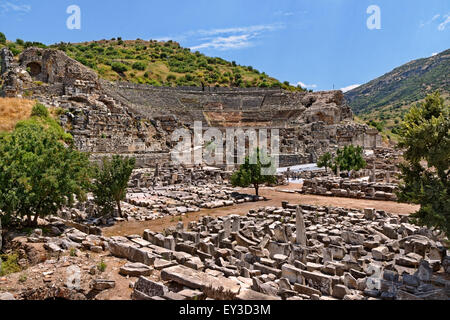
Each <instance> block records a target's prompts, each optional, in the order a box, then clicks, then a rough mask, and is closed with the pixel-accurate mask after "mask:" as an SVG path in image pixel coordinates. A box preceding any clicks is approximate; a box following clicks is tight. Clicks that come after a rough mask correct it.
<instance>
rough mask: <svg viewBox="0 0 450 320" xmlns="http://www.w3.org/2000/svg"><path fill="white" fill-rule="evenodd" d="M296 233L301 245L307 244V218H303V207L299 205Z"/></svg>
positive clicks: (298, 242)
mask: <svg viewBox="0 0 450 320" xmlns="http://www.w3.org/2000/svg"><path fill="white" fill-rule="evenodd" d="M296 228H297V231H296V235H297V241H296V242H297V244H299V245H301V246H306V230H305V220H304V219H303V212H302V209H301V208H300V207H299V206H298V207H297V213H296Z"/></svg>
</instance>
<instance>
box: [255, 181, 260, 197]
mask: <svg viewBox="0 0 450 320" xmlns="http://www.w3.org/2000/svg"><path fill="white" fill-rule="evenodd" d="M255 191H256V196H257V197H259V185H258V184H255Z"/></svg>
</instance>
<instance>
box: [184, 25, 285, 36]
mask: <svg viewBox="0 0 450 320" xmlns="http://www.w3.org/2000/svg"><path fill="white" fill-rule="evenodd" d="M282 28H284V24H282V23H276V24H268V25H255V26H248V27H236V28H223V29H211V30H197V31H194V32H190V33H191V34H197V35H200V36H216V35H221V34H239V33H250V34H254V33H256V32H263V31H275V30H279V29H282Z"/></svg>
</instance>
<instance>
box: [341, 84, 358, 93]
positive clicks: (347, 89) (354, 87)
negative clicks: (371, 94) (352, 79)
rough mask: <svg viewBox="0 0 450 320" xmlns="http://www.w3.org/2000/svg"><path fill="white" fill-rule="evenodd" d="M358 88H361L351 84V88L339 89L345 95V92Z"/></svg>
mask: <svg viewBox="0 0 450 320" xmlns="http://www.w3.org/2000/svg"><path fill="white" fill-rule="evenodd" d="M360 86H361V85H360V84H352V85H351V86H348V87H344V88H341V91H342V92H344V93H346V92H349V91H352V90H353V89H356V88H358V87H360Z"/></svg>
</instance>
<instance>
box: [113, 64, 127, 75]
mask: <svg viewBox="0 0 450 320" xmlns="http://www.w3.org/2000/svg"><path fill="white" fill-rule="evenodd" d="M111 68H112V69H113V70H114V71H115V72H117V73H124V72H125V71H128V66H127V65H125V64H123V63H120V62H113V63H112V65H111Z"/></svg>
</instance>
